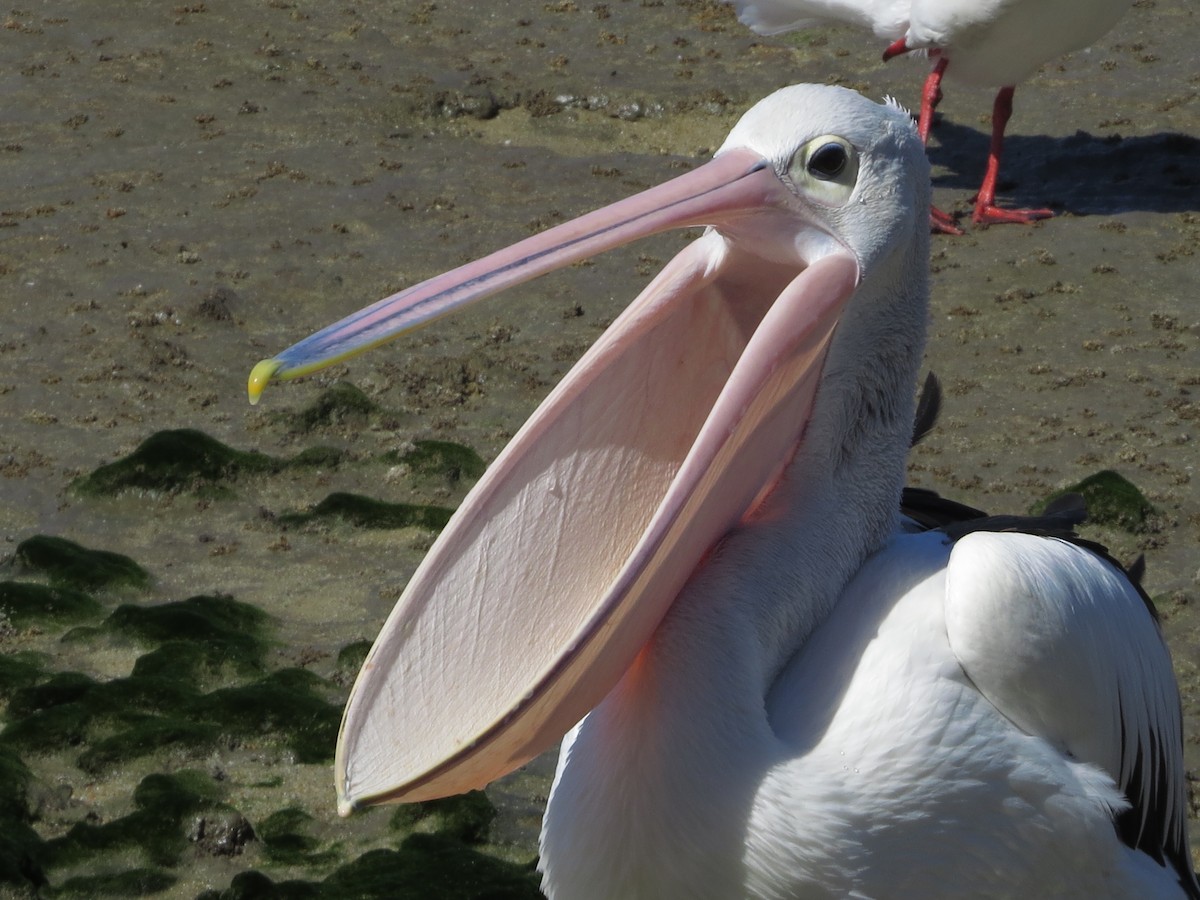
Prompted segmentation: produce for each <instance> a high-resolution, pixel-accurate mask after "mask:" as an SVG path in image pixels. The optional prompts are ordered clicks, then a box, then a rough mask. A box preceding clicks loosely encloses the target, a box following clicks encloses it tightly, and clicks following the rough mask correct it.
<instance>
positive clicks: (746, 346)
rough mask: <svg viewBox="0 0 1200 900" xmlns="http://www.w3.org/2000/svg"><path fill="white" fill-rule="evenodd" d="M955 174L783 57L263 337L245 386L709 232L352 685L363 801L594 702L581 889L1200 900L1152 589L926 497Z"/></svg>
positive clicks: (898, 124) (357, 789)
mask: <svg viewBox="0 0 1200 900" xmlns="http://www.w3.org/2000/svg"><path fill="white" fill-rule="evenodd" d="M928 192H929V185H928V165H927V163H926V161H925V157H924V153H923V148H922V145H921V142H920V140H919V138H918V135H917V133H916V131H915V129H914V128H913V127H912V123H911V121H910V120H909V117H908V115H907V114H906V113H905V112H904V111H903V110H901V109H899V108H898V107H895V106H894V105H890V104H889V105H885V106H879V105H876V104H872V103H869V102H868V101H866V100H864V99H863V98H861V97H860V96H858V95H857V94H854V93H852V92H849V91H845V90H843V89H839V88H830V87H816V86H796V87H792V88H787V89H784V90H782V91H779V92H777V93H775V94H773V95H772V96H771V97H769V98H767V99H766V100H764V101H762V102H761V103H760V104H758V105H757V106H756V107H755V108H754V109H752V110H751V111H750V112H748V113H747V114H746V116H745V117H744V118H743V120H742V121H741V122H740V123H739V124H738V125H737V127H735V129H734V130H733V132H732V133H731V134H730V136H729V139H728V140H727V141H726V144H725V146H724V147H723V148H722V149H721V151H719V152H718V154H717V157H716V159H715V160H714V161H713V162H712V163H709V164H707V165H706V166H704V167H701V168H699V169H697V170H695V171H694V172H691V173H689V174H687V175H685V176H682V177H681V178H680V179H677V180H676V181H674V182H670V183H668V184H667V185H664V186H663V187H661V188H657V189H653V190H652V191H650V192H646V193H644V194H641V195H638V196H637V197H634V198H630V199H629V200H626V201H622V202H621V203H620V204H616V205H614V206H613V207H610V208H608V209H606V210H602V211H599V212H597V213H592V214H590V215H589V216H586V217H583V218H581V219H580V220H577V222H574V223H568V224H567V225H563V226H558V227H557V228H555V229H552V230H551V231H549V232H547V233H545V234H544V235H542V236H538V237H534V238H530V239H528V240H526V241H524V242H522V243H520V244H518V245H515V246H514V247H513V248H511V249H510V250H506V251H501V252H500V253H498V254H494V255H493V256H491V257H488V258H486V259H485V260H482V261H480V262H479V263H477V264H471V265H469V266H467V267H464V268H463V269H460V270H455V271H454V272H451V273H447V274H446V275H444V276H439V278H437V279H433V280H431V281H430V282H426V283H425V284H422V285H418V286H416V287H414V288H411V289H409V290H408V291H405V292H402V293H401V294H399V295H396V296H395V297H393V298H389V299H388V300H385V301H381V302H380V304H377V305H376V306H375V307H372V308H370V309H368V310H365V311H363V312H362V313H360V314H356V315H355V316H351V317H350V318H348V319H347V320H345V321H344V322H343V323H339V324H338V325H335V326H331V328H330V329H327V330H326V331H324V332H321V333H320V334H318V335H316V336H314V337H313V338H310V339H308V340H307V341H305V342H302V343H301V344H299V345H297V346H296V347H294V348H292V349H290V350H288V351H285V352H284V353H283V354H280V356H279V357H277V358H275V359H274V360H270V361H267V362H265V363H262V364H260V367H259V369H256V373H255V376H254V378H255V379H257V380H255V381H252V389H257V390H261V387H262V385H263V384H264V383H265V381H266V380H267V379H269V378H270V377H271V376H272V375H282V376H284V377H286V376H287V375H288V374H290V373H292V372H304V371H310V370H311V369H312V368H313V367H314V366H317V365H320V364H322V363H324V362H326V361H327V360H328V359H330V358H331V357H338V356H340V355H344V354H345V353H348V352H356V351H357V350H359V349H361V348H362V347H364V346H367V345H371V344H373V343H378V342H380V341H381V340H384V339H386V338H387V337H388V336H389V335H390V334H391V333H392V332H394V331H396V330H398V329H404V328H408V327H411V326H412V325H413V324H414V321H420V320H422V319H424V318H434V317H437V316H439V315H442V314H444V313H445V312H446V311H447V310H448V309H450V308H451V307H452V306H453V305H456V304H459V303H462V302H468V301H470V300H473V299H478V297H479V296H482V295H483V294H485V293H488V292H493V291H494V290H496V289H498V286H499V285H503V284H510V283H513V282H514V281H517V280H520V279H521V278H524V277H527V276H528V274H529V273H530V272H532V271H544V270H546V269H548V268H552V267H555V266H558V265H562V264H565V263H566V262H569V261H570V260H572V259H577V258H580V257H581V256H583V255H587V254H589V253H591V252H594V251H595V250H596V249H597V248H598V247H607V246H612V245H615V244H618V243H623V242H625V241H628V240H631V239H632V238H633V237H635V236H636V235H637V234H638V233H645V232H648V231H654V230H661V229H662V228H664V227H668V226H670V225H672V224H679V223H694V222H696V221H704V222H709V223H711V224H712V225H713V226H714V227H713V228H710V229H709V230H708V231H707V232H706V234H705V235H704V236H703V237H702V238H700V239H699V240H697V241H696V242H694V243H693V244H692V245H691V246H690V247H689V248H687V249H686V250H684V251H683V252H682V253H681V254H680V255H679V256H678V257H676V259H674V260H673V261H672V262H671V263H669V264H668V265H667V267H666V268H665V269H664V271H663V273H662V274H660V276H659V277H658V278H656V279H655V281H654V282H653V283H652V284H651V285H650V286H649V287H648V288H647V289H646V290H645V291H644V292H643V293H642V295H640V296H639V297H638V298H637V299H636V300H635V301H634V303H633V304H632V305H631V306H630V307H629V309H627V310H626V311H625V313H623V314H622V315H621V316H620V317H619V318H618V319H617V321H616V322H614V324H613V326H612V327H611V328H610V329H609V331H608V332H606V334H605V335H604V337H603V338H602V339H601V341H599V342H598V343H597V345H596V346H594V347H593V348H592V349H591V350H590V351H589V352H588V353H587V354H586V355H585V356H584V358H583V359H582V360H581V361H580V363H579V364H578V365H577V366H576V367H575V368H574V369H573V370H572V372H571V373H570V374H569V375H568V376H567V378H566V379H564V381H563V383H562V384H560V385H559V386H558V387H557V388H556V389H555V391H554V392H553V393H552V394H551V395H550V396H549V397H548V398H547V399H546V401H545V402H544V403H543V405H542V406H541V407H540V408H539V410H538V411H537V412H536V413H535V414H534V416H533V417H532V418H531V420H530V422H529V423H527V425H526V426H525V427H524V428H523V429H522V430H521V432H520V433H519V434H518V435H517V436H516V437H515V438H514V440H513V442H512V444H510V446H509V447H508V448H507V449H506V450H505V451H504V453H503V454H502V455H501V456H500V457H499V458H498V459H497V460H496V462H495V463H494V464H493V466H492V467H491V468H490V469H489V471H488V473H487V474H486V475H485V476H484V478H483V479H482V480H481V481H480V483H479V484H478V485H477V487H476V488H475V490H474V491H473V492H472V494H471V496H470V497H469V498H468V499H467V500H466V501H465V502H464V504H463V506H462V507H461V508H460V510H459V512H458V513H457V514H456V516H455V518H454V519H453V520H452V522H451V523H450V525H449V526H448V527H447V529H446V530H445V531H444V532H443V534H442V535H441V537H440V538H439V540H438V542H437V544H436V545H435V547H434V548H433V549H432V550H431V551H430V554H429V556H428V557H427V559H426V561H425V563H423V564H422V567H421V569H420V570H419V571H418V572H417V573H416V575H414V577H413V580H412V582H411V583H410V585H409V587H408V589H407V590H406V591H405V594H404V596H403V597H402V598H401V600H400V602H399V603H398V604H397V607H396V610H395V611H394V612H393V614H392V616H391V617H390V618H389V620H388V622H387V624H386V625H385V626H384V629H383V632H382V633H381V635H380V637H379V639H378V640H377V642H376V644H375V647H374V648H373V650H372V652H371V654H370V656H369V657H368V659H367V661H366V663H365V664H364V667H363V671H362V673H361V674H360V676H359V680H358V683H357V684H356V686H355V689H354V691H353V694H352V697H351V700H350V703H349V705H348V706H347V711H346V717H345V720H344V723H343V729H342V734H341V738H340V741H339V748H338V761H337V770H338V775H337V777H338V789H339V795H340V798H341V803H342V807H343V809H344V810H346V811H348V810H349V809H351V808H353V807H355V806H358V805H362V804H364V803H371V802H386V801H394V800H410V799H421V798H426V797H430V796H437V795H440V794H443V793H448V792H456V791H461V790H465V789H467V788H469V787H475V786H481V785H483V784H485V783H487V782H488V781H490V780H492V779H493V778H496V777H498V776H499V775H501V774H503V773H505V772H507V771H509V770H511V769H512V768H514V767H515V766H517V765H519V764H520V763H521V762H523V761H525V760H527V759H529V758H531V757H532V756H533V755H535V754H537V753H538V752H541V751H542V750H544V749H546V748H547V747H549V746H552V745H553V743H554V742H555V741H556V740H558V739H559V738H560V737H561V736H562V735H563V734H564V733H565V732H568V730H569V734H567V737H566V739H565V740H564V741H563V746H562V750H561V755H560V760H559V766H558V771H557V774H556V777H555V782H554V787H553V791H552V794H551V797H550V802H549V805H548V809H547V812H546V817H545V821H544V826H543V831H542V840H541V847H542V857H541V868H542V871H543V874H544V882H543V884H544V887H545V889H546V892H547V893H548V894H549V895H550V896H551V897H552V898H555V900H588V898H609V900H611V898H621V900H638V898H655V900H659V898H675V897H687V898H701V900H703V898H714V900H715V898H722V900H727V898H730V897H754V898H794V897H945V898H958V897H964V896H972V897H1029V896H1057V897H1078V898H1085V897H1086V898H1097V897H1193V898H1196V897H1200V891H1198V890H1197V888H1196V884H1195V880H1194V876H1193V875H1192V870H1191V863H1190V859H1189V857H1188V850H1187V835H1186V825H1185V818H1184V814H1185V811H1184V807H1185V803H1184V778H1183V770H1182V734H1181V722H1180V709H1179V696H1178V691H1177V688H1176V686H1175V682H1174V678H1173V675H1172V672H1171V664H1170V658H1169V655H1168V652H1167V649H1166V646H1165V644H1164V643H1163V640H1162V637H1161V635H1160V633H1159V631H1158V627H1157V623H1156V621H1155V619H1154V617H1153V615H1152V614H1151V612H1150V611H1149V609H1148V606H1147V604H1146V603H1145V602H1144V601H1143V598H1142V596H1141V595H1140V593H1139V592H1138V590H1137V589H1136V588H1135V587H1134V586H1133V585H1132V584H1131V583H1130V582H1129V580H1128V579H1127V578H1126V577H1125V576H1124V574H1123V573H1122V572H1121V571H1120V570H1119V569H1118V568H1117V567H1116V566H1115V565H1114V564H1113V563H1111V562H1110V561H1108V560H1107V559H1105V558H1103V557H1101V556H1099V555H1097V554H1095V553H1093V552H1091V551H1089V550H1086V549H1082V548H1080V547H1078V546H1075V545H1074V544H1071V543H1069V542H1067V541H1063V540H1060V539H1058V538H1055V537H1035V536H1031V535H1025V534H1019V533H1008V532H1005V533H992V532H991V531H989V529H996V528H1000V527H1004V528H1008V527H1010V526H1011V524H1012V523H994V522H989V521H984V522H982V523H979V524H976V525H974V526H956V529H949V530H947V531H924V530H922V529H921V528H919V527H918V526H916V525H915V524H914V522H913V521H911V520H909V519H907V518H903V517H901V516H900V515H899V512H898V508H899V499H900V495H901V488H902V484H903V479H904V470H905V457H906V454H907V450H908V446H909V439H910V434H911V428H912V421H913V412H914V403H913V387H914V384H915V380H916V374H917V368H918V365H919V363H920V360H921V356H922V348H923V343H924V331H925V319H926V316H927V314H928V310H927V306H928V283H927V281H928V278H927V269H928V252H929V247H928V243H929V237H928V230H927V228H926V227H925V222H926V216H927V214H928V204H929V193H928ZM589 710H590V711H589ZM585 714H586V715H585ZM581 718H582V720H581V721H579V720H580V719H581ZM576 721H578V722H579V724H578V725H577V726H576V727H574V728H571V725H572V724H573V723H574V722H576Z"/></svg>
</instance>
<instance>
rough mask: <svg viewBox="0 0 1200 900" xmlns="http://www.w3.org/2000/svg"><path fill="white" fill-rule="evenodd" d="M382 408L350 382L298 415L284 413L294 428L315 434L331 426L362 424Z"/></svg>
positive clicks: (337, 386)
mask: <svg viewBox="0 0 1200 900" xmlns="http://www.w3.org/2000/svg"><path fill="white" fill-rule="evenodd" d="M378 409H379V404H377V403H376V402H375V401H374V400H372V399H371V398H370V397H368V396H367V395H366V394H364V393H363V392H362V391H361V390H360V389H359V388H357V387H355V386H354V385H352V384H351V383H350V382H348V381H339V382H336V383H335V384H333V385H331V386H330V387H328V388H326V389H325V390H324V391H322V392H321V393H320V394H319V395H318V396H317V399H316V400H314V401H313V402H312V403H311V404H310V405H309V406H307V407H306V408H304V409H302V410H301V411H300V412H298V413H283V414H281V418H283V419H284V420H285V421H286V422H287V423H288V424H289V425H291V427H293V428H295V429H297V430H300V431H312V430H313V429H314V428H320V427H323V426H328V425H341V424H346V423H351V422H361V421H363V420H365V419H366V418H367V417H368V416H369V415H371V414H372V413H374V412H377V411H378Z"/></svg>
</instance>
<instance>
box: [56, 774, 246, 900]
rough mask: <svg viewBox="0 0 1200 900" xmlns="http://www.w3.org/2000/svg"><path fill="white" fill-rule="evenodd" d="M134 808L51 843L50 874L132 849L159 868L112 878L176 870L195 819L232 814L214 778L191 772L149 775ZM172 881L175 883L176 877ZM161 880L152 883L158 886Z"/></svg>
mask: <svg viewBox="0 0 1200 900" xmlns="http://www.w3.org/2000/svg"><path fill="white" fill-rule="evenodd" d="M133 802H134V807H135V808H134V811H133V812H131V813H129V814H128V815H126V816H122V817H120V818H118V819H113V820H112V821H109V822H103V823H100V824H93V823H91V822H78V823H76V824H75V825H73V826H72V827H71V829H70V831H68V832H67V833H66V834H65V835H63V836H62V837H60V838H55V839H53V840H50V841H47V842H46V845H45V851H44V852H45V859H46V865H47V868H49V869H54V868H56V867H61V866H69V865H78V864H80V863H86V862H88V861H90V860H93V859H103V858H104V855H105V854H110V853H112V852H113V851H117V850H127V849H136V850H137V851H139V852H140V855H141V856H142V861H143V862H144V863H146V864H148V865H150V866H152V867H155V868H152V869H148V870H146V869H137V870H131V872H130V873H114V874H113V875H111V876H107V877H113V878H117V879H120V878H121V877H125V876H128V875H130V874H131V873H132V872H147V871H148V872H156V871H158V867H170V866H175V865H177V864H178V863H179V861H180V858H181V857H182V856H183V852H184V850H186V849H187V847H188V843H189V835H188V826H189V825H190V824H191V822H190V819H191V817H192V816H194V815H195V814H197V813H200V812H202V811H205V810H210V809H227V808H228V807H226V806H225V804H224V803H222V801H221V791H220V789H219V788H218V787H217V785H216V784H215V783H214V782H213V781H212V779H211V778H209V777H208V775H206V774H204V773H202V772H196V771H188V770H185V771H181V772H175V773H174V774H170V775H168V774H162V773H155V774H153V775H147V776H146V777H145V778H143V779H142V780H141V782H140V783H139V784H138V786H137V787H136V788H135V789H134V792H133ZM162 874H166V873H162ZM168 877H171V879H172V882H173V881H174V877H173V876H168ZM157 880H158V879H157V878H151V879H150V881H151V882H152V883H157ZM67 883H69V882H66V883H64V887H65V886H66V884H67ZM158 890H162V888H158ZM98 893H106V892H104V891H98Z"/></svg>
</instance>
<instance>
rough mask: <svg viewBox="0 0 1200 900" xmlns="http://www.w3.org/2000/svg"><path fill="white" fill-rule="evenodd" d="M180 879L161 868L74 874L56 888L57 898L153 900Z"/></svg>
mask: <svg viewBox="0 0 1200 900" xmlns="http://www.w3.org/2000/svg"><path fill="white" fill-rule="evenodd" d="M176 881H178V879H177V878H176V877H175V876H174V875H172V874H171V873H170V872H164V871H162V870H161V869H149V868H139V869H127V870H125V871H123V872H99V873H96V874H94V875H74V876H72V877H70V878H68V879H67V880H66V881H64V882H63V883H62V884H61V885H59V886H58V887H56V888H55V889H54V896H55V897H80V898H93V897H118V898H124V897H149V896H152V895H154V894H161V893H162V892H163V891H165V890H166V889H167V888H169V887H172V886H173V885H174V884H175V882H176Z"/></svg>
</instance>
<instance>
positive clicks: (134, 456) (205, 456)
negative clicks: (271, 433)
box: [71, 428, 284, 497]
mask: <svg viewBox="0 0 1200 900" xmlns="http://www.w3.org/2000/svg"><path fill="white" fill-rule="evenodd" d="M283 465H284V464H283V463H282V462H281V461H280V460H277V459H273V458H271V457H270V456H267V455H266V454H264V453H258V452H254V451H250V452H243V451H241V450H235V449H233V448H232V447H230V446H228V445H227V444H223V443H221V442H220V441H218V440H217V439H216V438H213V437H210V436H209V435H207V434H205V433H204V432H202V431H197V430H195V429H192V428H181V429H177V430H174V431H159V432H156V433H155V434H152V435H150V437H148V438H146V440H144V441H142V443H141V444H140V445H139V446H138V448H137V449H136V450H134V451H133V453H131V454H129V455H128V456H126V457H123V458H121V459H119V460H117V461H116V462H112V463H109V464H108V465H104V466H100V468H98V469H96V470H95V471H94V472H92V473H91V474H90V475H83V476H81V477H79V478H76V479H75V480H74V481H73V482H72V483H71V488H72V489H73V490H74V491H76V492H77V493H79V494H82V495H84V496H93V497H94V496H113V495H115V494H119V493H121V492H122V491H127V490H145V491H158V492H162V493H178V492H196V493H203V494H208V495H215V496H220V495H222V494H223V493H227V491H228V488H227V487H225V486H224V485H223V482H226V481H229V480H231V479H235V478H237V477H238V476H240V475H245V474H257V473H270V472H277V471H279V470H280V469H281V468H282V467H283Z"/></svg>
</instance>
